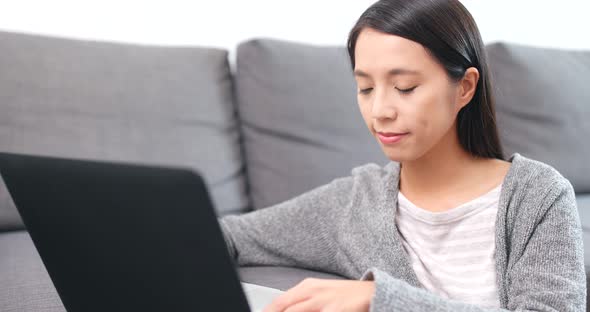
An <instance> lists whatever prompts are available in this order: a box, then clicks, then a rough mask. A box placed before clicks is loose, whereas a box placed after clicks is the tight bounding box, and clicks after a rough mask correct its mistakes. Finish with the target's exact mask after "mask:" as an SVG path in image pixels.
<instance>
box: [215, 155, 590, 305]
mask: <svg viewBox="0 0 590 312" xmlns="http://www.w3.org/2000/svg"><path fill="white" fill-rule="evenodd" d="M508 161H510V162H511V166H510V169H509V170H508V174H507V175H506V177H505V179H504V182H503V184H502V191H501V194H500V201H499V207H498V215H497V221H496V253H495V259H496V274H497V283H498V291H499V299H500V303H501V306H502V308H503V309H491V308H484V307H480V306H476V305H473V304H467V303H463V302H460V301H457V300H449V299H446V298H442V297H440V296H438V295H436V294H434V293H432V292H429V291H427V290H426V289H424V287H423V286H422V285H421V284H420V282H419V281H418V279H417V277H416V275H415V273H414V271H413V269H412V267H411V264H410V260H409V258H408V255H407V253H406V252H405V250H404V249H403V247H402V244H401V241H400V237H399V233H398V232H397V229H396V225H395V223H394V216H395V209H396V207H397V205H396V203H397V194H398V185H399V184H398V183H399V170H400V167H399V164H398V163H396V162H390V163H388V164H387V165H385V166H383V167H381V166H379V165H376V164H373V163H369V164H366V165H363V166H360V167H356V168H354V169H352V171H351V175H350V176H347V177H341V178H337V179H334V180H333V181H331V182H330V183H328V184H325V185H322V186H320V187H317V188H315V189H313V190H310V191H308V192H306V193H303V194H301V195H299V196H297V197H295V198H292V199H290V200H287V201H284V202H282V203H279V204H276V205H273V206H271V207H268V208H265V209H261V210H257V211H254V212H250V213H246V214H242V215H229V216H225V217H223V218H221V219H219V221H220V225H221V228H222V231H223V234H224V238H225V240H226V243H227V246H228V249H229V252H230V254H231V255H232V257H233V259H234V260H235V261H236V264H237V265H241V266H246V265H277V266H293V267H300V268H307V269H312V270H318V271H323V272H329V273H334V274H338V275H341V276H344V277H347V278H350V279H361V280H374V281H375V285H376V288H375V294H374V296H373V298H372V299H371V308H370V311H371V312H378V311H506V310H505V309H507V310H510V311H514V310H518V311H523V310H524V311H585V309H586V275H585V270H584V251H583V246H582V245H583V244H582V228H581V224H580V219H579V215H578V211H577V207H576V201H575V194H574V190H573V187H572V185H571V184H570V182H569V181H568V180H567V179H566V178H564V177H563V176H562V175H561V174H559V172H557V171H556V170H555V169H554V168H552V167H551V166H549V165H547V164H544V163H541V162H539V161H535V160H532V159H529V158H526V157H524V156H522V155H520V154H518V153H515V154H513V155H512V156H511V157H510V159H509V160H508Z"/></svg>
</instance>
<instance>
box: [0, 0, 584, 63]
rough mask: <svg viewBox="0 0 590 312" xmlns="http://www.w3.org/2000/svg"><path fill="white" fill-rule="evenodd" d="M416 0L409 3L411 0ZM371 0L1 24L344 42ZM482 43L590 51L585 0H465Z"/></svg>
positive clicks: (217, 42) (125, 37) (236, 0)
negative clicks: (496, 42)
mask: <svg viewBox="0 0 590 312" xmlns="http://www.w3.org/2000/svg"><path fill="white" fill-rule="evenodd" d="M409 1H412V0H409ZM373 2H374V1H373V0H291V1H285V0H250V1H245V0H225V1H219V0H210V1H203V0H192V1H189V0H142V1H140V0H100V1H99V0H95V1H90V0H52V1H42V0H0V29H1V30H13V31H19V32H31V33H39V34H50V35H57V36H65V37H75V38H86V39H98V40H111V41H123V42H134V43H149V44H163V45H204V46H216V47H222V48H226V49H228V50H230V51H231V53H232V55H233V49H234V48H235V46H236V44H237V43H239V42H240V41H242V40H245V39H248V38H251V37H259V36H264V37H274V38H282V39H287V40H295V41H302V42H308V43H316V44H341V45H343V44H344V43H345V40H346V36H347V33H348V31H349V30H350V28H351V27H352V25H353V24H354V22H355V21H356V19H357V18H358V16H359V15H360V14H361V13H362V11H363V10H364V9H366V8H367V7H368V6H369V5H370V4H372V3H373ZM462 2H463V3H464V4H465V6H466V7H467V8H468V9H469V10H470V11H471V13H472V14H473V15H474V17H475V20H476V22H477V23H478V25H479V28H480V31H481V33H482V37H483V39H484V41H485V42H490V41H497V40H504V41H510V42H516V43H523V44H530V45H536V46H546V47H561V48H572V49H590V1H588V0H579V1H572V0H569V1H568V0H560V1H539V0H537V1H535V0H518V1H517V0H493V1H491V0H487V1H486V0H463V1H462Z"/></svg>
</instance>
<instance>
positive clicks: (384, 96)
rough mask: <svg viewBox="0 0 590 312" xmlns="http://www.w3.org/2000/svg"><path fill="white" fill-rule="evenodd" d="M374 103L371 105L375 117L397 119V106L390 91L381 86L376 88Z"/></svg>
mask: <svg viewBox="0 0 590 312" xmlns="http://www.w3.org/2000/svg"><path fill="white" fill-rule="evenodd" d="M375 91H376V92H375V97H374V98H373V105H372V106H371V115H372V117H373V118H374V119H377V120H379V119H395V118H396V117H397V108H396V107H395V105H394V103H393V101H392V100H391V96H390V94H389V92H387V91H386V90H384V88H381V90H375Z"/></svg>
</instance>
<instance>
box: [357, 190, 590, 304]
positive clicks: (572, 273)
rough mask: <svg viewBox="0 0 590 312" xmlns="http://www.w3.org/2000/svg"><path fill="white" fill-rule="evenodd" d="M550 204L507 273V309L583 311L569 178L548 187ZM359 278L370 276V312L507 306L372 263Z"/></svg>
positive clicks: (581, 264)
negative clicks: (475, 300)
mask: <svg viewBox="0 0 590 312" xmlns="http://www.w3.org/2000/svg"><path fill="white" fill-rule="evenodd" d="M546 199H547V200H548V201H549V202H550V203H551V204H550V206H549V208H548V209H546V211H545V214H544V215H542V216H541V218H540V219H539V222H538V225H537V226H536V227H535V228H534V230H533V232H532V235H531V236H530V238H529V240H528V243H527V244H526V248H525V250H524V253H523V254H522V256H521V257H520V258H519V259H518V260H517V261H516V262H515V264H514V265H513V266H512V268H509V269H508V271H507V272H506V279H507V283H506V285H507V295H508V305H507V308H508V310H509V311H562V312H563V311H580V312H582V311H586V274H585V271H584V251H583V241H582V230H581V223H580V219H579V215H578V211H577V207H576V201H575V195H574V190H573V188H572V186H571V184H569V182H567V183H565V184H563V185H562V186H561V187H556V188H553V189H552V190H551V191H550V192H549V193H548V196H547V197H546ZM361 280H374V281H375V294H374V296H373V298H372V302H371V310H370V311H371V312H378V311H481V312H484V311H488V312H491V311H508V310H505V309H492V308H484V307H479V306H476V305H471V304H466V303H462V302H459V301H453V300H448V299H446V298H442V297H440V296H438V295H435V294H433V293H431V292H429V291H427V290H424V289H419V288H416V287H412V286H410V285H409V284H407V283H405V282H403V281H400V280H398V279H395V278H393V277H391V276H390V275H388V274H387V273H385V272H383V271H380V270H379V269H376V268H371V269H369V270H368V271H367V272H365V274H363V276H362V277H361Z"/></svg>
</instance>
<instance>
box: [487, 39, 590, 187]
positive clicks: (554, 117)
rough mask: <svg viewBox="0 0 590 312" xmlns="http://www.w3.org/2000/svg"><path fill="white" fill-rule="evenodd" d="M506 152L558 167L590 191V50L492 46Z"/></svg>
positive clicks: (578, 184) (510, 45)
mask: <svg viewBox="0 0 590 312" xmlns="http://www.w3.org/2000/svg"><path fill="white" fill-rule="evenodd" d="M487 53H488V55H489V62H490V66H491V71H492V75H493V77H492V80H493V82H492V83H493V85H494V86H495V90H494V91H495V95H496V100H497V118H498V127H499V131H500V137H501V140H502V145H503V146H504V148H505V152H506V153H505V154H506V155H511V154H512V153H514V152H518V153H521V154H522V155H523V156H527V157H531V158H533V159H537V160H540V161H542V162H545V163H548V164H550V165H552V166H554V167H555V168H556V169H557V170H559V172H561V173H562V174H563V175H564V176H565V177H566V178H568V179H569V180H570V181H571V183H572V184H573V186H574V188H575V190H576V192H579V193H583V192H590V179H588V173H590V162H588V159H590V144H588V143H587V142H588V137H590V122H589V120H590V105H589V103H590V89H589V88H588V86H587V84H588V77H590V51H565V50H556V49H544V48H537V47H529V46H521V45H515V44H505V43H495V44H490V45H487Z"/></svg>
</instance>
